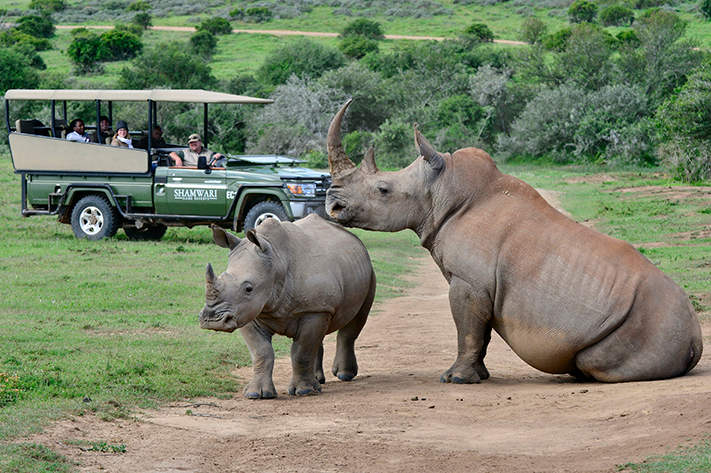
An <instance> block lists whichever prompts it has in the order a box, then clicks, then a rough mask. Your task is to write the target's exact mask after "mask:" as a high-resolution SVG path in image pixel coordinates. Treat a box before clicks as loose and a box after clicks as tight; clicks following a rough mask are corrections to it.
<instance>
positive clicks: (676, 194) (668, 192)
mask: <svg viewBox="0 0 711 473" xmlns="http://www.w3.org/2000/svg"><path fill="white" fill-rule="evenodd" d="M615 192H619V193H622V194H634V196H635V197H651V196H658V197H663V198H665V199H666V200H683V199H708V200H709V202H711V187H704V186H673V187H672V186H640V187H625V188H622V189H615Z"/></svg>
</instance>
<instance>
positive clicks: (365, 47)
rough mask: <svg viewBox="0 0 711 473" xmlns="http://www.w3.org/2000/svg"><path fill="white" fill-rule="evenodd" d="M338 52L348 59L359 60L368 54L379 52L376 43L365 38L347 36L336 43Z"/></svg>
mask: <svg viewBox="0 0 711 473" xmlns="http://www.w3.org/2000/svg"><path fill="white" fill-rule="evenodd" d="M338 50H339V51H341V52H342V53H343V55H344V56H346V57H347V58H350V59H361V58H363V57H365V55H366V54H368V53H377V52H378V51H380V47H379V46H378V42H377V41H375V40H373V39H368V38H366V37H365V36H349V37H347V38H343V39H342V40H341V42H340V43H338Z"/></svg>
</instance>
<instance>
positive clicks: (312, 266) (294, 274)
mask: <svg viewBox="0 0 711 473" xmlns="http://www.w3.org/2000/svg"><path fill="white" fill-rule="evenodd" d="M282 225H283V228H284V230H285V231H286V234H287V235H288V239H287V240H288V243H287V250H286V253H287V260H288V268H287V269H286V271H285V274H284V275H283V278H284V291H283V293H282V298H281V299H282V300H281V301H280V303H281V310H282V311H287V312H289V313H290V314H291V315H292V316H293V315H295V314H300V313H314V312H316V313H328V314H333V317H334V320H333V323H332V326H333V327H335V328H333V327H331V330H330V331H333V330H337V329H338V328H340V326H343V325H344V324H345V323H347V322H348V321H350V319H351V318H352V317H353V316H354V315H355V314H356V313H357V312H358V310H359V309H360V307H361V305H362V304H363V301H364V300H365V299H366V297H367V295H368V293H369V291H370V289H371V285H372V284H373V278H374V276H373V267H372V264H371V261H370V256H369V255H368V251H367V250H366V248H365V246H364V245H363V243H362V242H361V241H360V239H358V238H357V237H356V236H355V235H353V234H352V233H350V232H349V231H347V230H345V229H344V228H342V227H340V226H338V225H335V224H333V223H330V222H327V221H325V220H324V219H322V218H320V217H319V216H317V215H315V214H312V215H310V216H308V217H306V218H304V219H301V220H298V221H297V222H295V223H288V222H287V223H283V224H282Z"/></svg>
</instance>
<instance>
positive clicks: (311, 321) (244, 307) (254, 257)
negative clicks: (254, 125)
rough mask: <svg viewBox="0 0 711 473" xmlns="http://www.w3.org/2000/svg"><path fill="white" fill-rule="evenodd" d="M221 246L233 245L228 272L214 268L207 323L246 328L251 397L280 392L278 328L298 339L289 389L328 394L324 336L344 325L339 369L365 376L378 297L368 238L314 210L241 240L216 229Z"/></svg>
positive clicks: (344, 376) (209, 275) (345, 377)
mask: <svg viewBox="0 0 711 473" xmlns="http://www.w3.org/2000/svg"><path fill="white" fill-rule="evenodd" d="M212 232H213V237H214V239H215V243H217V244H218V245H219V246H222V247H224V248H229V249H230V255H229V261H228V265H227V270H226V271H225V272H224V273H222V274H221V275H220V277H219V278H216V277H215V273H214V272H213V270H212V266H211V265H210V264H208V265H207V271H206V279H207V290H206V292H205V296H206V304H205V307H203V309H202V311H200V327H201V328H204V329H209V330H219V331H225V332H233V331H234V330H235V329H240V332H241V333H242V336H243V337H244V340H245V342H246V343H247V347H248V348H249V352H250V354H251V355H252V364H253V367H254V376H253V378H252V381H251V382H250V383H249V384H248V385H247V387H246V388H245V390H244V395H245V397H247V398H249V399H260V398H262V399H268V398H274V397H276V396H277V392H276V389H275V388H274V382H273V381H272V370H273V368H274V350H273V348H272V336H273V335H274V334H275V333H278V334H280V335H285V336H287V337H289V338H292V339H294V343H293V345H292V347H291V364H292V370H293V374H292V378H291V383H290V384H289V394H291V395H296V394H298V395H305V394H311V393H316V392H321V383H324V382H325V381H326V379H325V376H324V373H323V366H322V363H323V338H324V336H325V335H326V334H328V333H331V332H334V331H336V330H338V337H337V345H336V357H335V359H334V361H333V369H332V371H333V374H334V376H337V377H338V378H339V379H340V380H342V381H350V380H352V379H353V378H354V377H355V376H356V374H358V363H357V362H356V356H355V351H354V343H355V340H356V338H358V335H359V334H360V331H361V330H362V329H363V326H364V325H365V321H366V319H367V318H368V313H369V312H370V307H371V305H372V304H373V298H374V296H375V273H374V271H373V266H372V264H371V262H370V257H369V256H368V251H367V250H366V249H365V246H364V245H363V243H362V242H361V241H360V240H359V239H358V238H357V237H356V236H355V235H353V234H352V233H350V232H349V231H347V230H345V229H343V228H341V227H339V226H338V225H335V224H333V223H330V222H327V221H325V220H323V219H322V218H320V217H319V216H317V215H315V214H311V215H309V216H308V217H306V218H304V219H301V220H299V221H297V222H295V223H290V222H279V221H277V220H276V219H268V220H266V221H265V222H264V223H262V224H261V225H259V226H258V227H257V228H256V229H254V230H249V231H248V232H247V238H244V239H240V238H237V237H236V236H234V235H233V234H231V233H227V232H226V231H224V230H223V229H222V228H220V227H217V226H215V225H213V226H212Z"/></svg>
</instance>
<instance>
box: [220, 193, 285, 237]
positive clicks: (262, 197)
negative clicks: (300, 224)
mask: <svg viewBox="0 0 711 473" xmlns="http://www.w3.org/2000/svg"><path fill="white" fill-rule="evenodd" d="M235 200H236V203H235V204H234V212H233V214H232V217H233V218H232V230H234V231H240V230H241V229H242V227H243V226H244V219H245V217H246V216H247V213H248V212H249V210H250V209H251V208H252V207H254V206H255V205H257V204H259V203H260V202H266V201H272V202H279V203H280V204H281V206H282V207H283V208H284V212H286V215H287V216H288V217H289V219H290V220H293V219H294V214H293V212H292V211H291V206H290V205H289V200H288V199H287V198H286V196H285V195H284V192H283V191H282V190H281V189H265V188H255V189H249V188H246V189H245V190H244V191H243V192H241V193H240V194H239V196H238V197H237V198H236V199H235Z"/></svg>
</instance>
